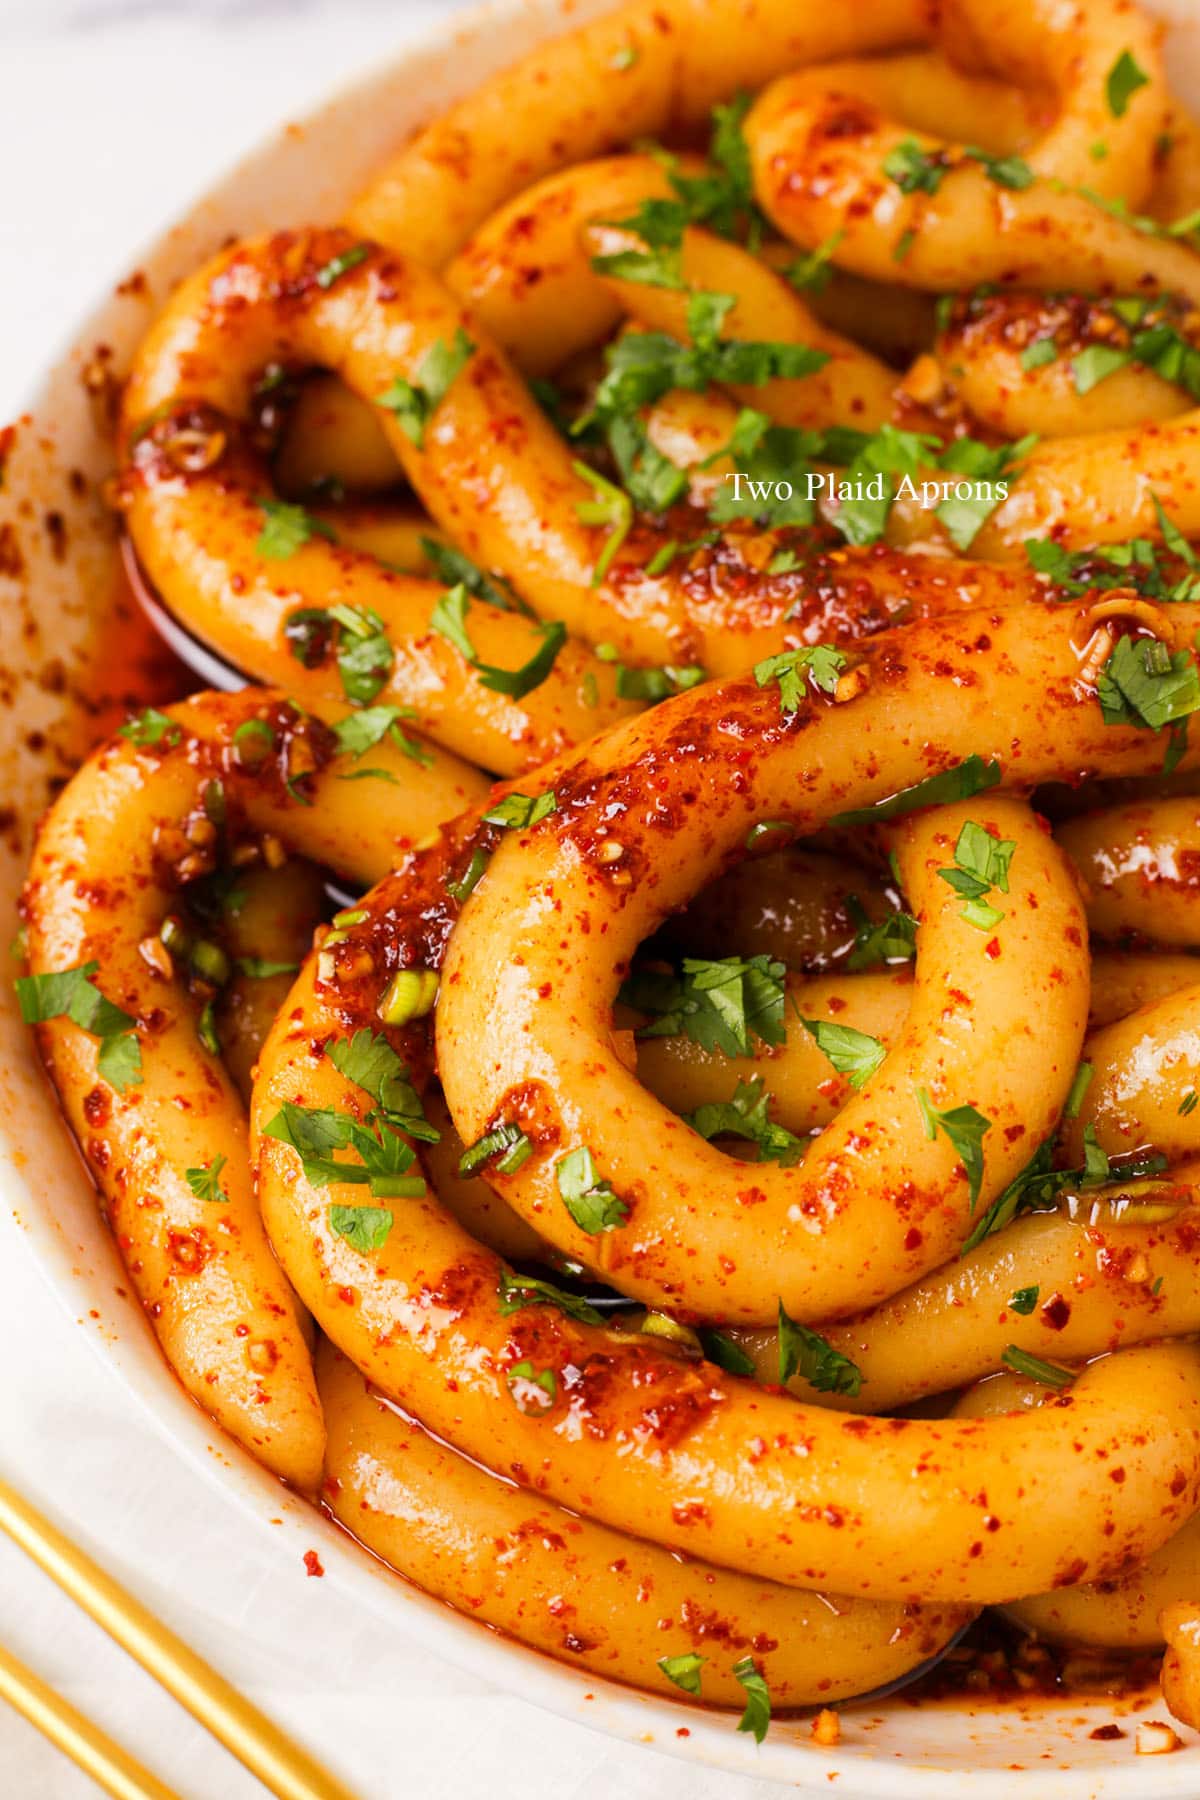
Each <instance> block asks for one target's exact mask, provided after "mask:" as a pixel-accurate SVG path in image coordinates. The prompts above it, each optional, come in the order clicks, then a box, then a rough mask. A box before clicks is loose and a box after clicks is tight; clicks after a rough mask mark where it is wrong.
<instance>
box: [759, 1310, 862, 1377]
mask: <svg viewBox="0 0 1200 1800" xmlns="http://www.w3.org/2000/svg"><path fill="white" fill-rule="evenodd" d="M793 1375H799V1376H801V1377H802V1379H803V1380H805V1381H807V1382H808V1384H809V1386H810V1387H814V1388H816V1390H817V1392H818V1393H819V1394H849V1395H851V1396H853V1395H854V1394H858V1393H861V1391H862V1384H863V1378H862V1370H861V1369H860V1368H859V1366H858V1364H857V1363H854V1362H851V1360H850V1358H849V1357H848V1356H843V1355H842V1353H841V1351H840V1350H835V1349H834V1347H833V1345H832V1344H831V1343H830V1342H829V1340H828V1338H823V1337H822V1336H821V1335H820V1333H819V1332H816V1331H810V1330H809V1328H808V1326H807V1325H800V1324H798V1323H797V1322H796V1320H795V1319H792V1318H789V1316H788V1314H787V1311H786V1310H785V1308H784V1304H783V1301H782V1300H781V1301H780V1302H779V1379H780V1381H781V1382H786V1381H790V1380H791V1379H792V1376H793Z"/></svg>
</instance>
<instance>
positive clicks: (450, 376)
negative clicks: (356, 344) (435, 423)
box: [377, 325, 475, 450]
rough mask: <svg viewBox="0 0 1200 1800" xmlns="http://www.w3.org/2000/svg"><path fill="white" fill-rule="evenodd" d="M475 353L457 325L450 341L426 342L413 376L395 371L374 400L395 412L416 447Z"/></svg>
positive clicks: (403, 429)
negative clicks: (408, 378)
mask: <svg viewBox="0 0 1200 1800" xmlns="http://www.w3.org/2000/svg"><path fill="white" fill-rule="evenodd" d="M474 353H475V345H474V344H473V343H472V342H471V340H470V338H469V337H468V336H467V334H466V332H465V331H464V330H463V328H462V326H461V325H460V326H458V328H457V329H456V331H455V333H454V339H453V342H452V343H449V344H447V343H446V342H445V340H444V339H442V338H438V339H437V340H436V341H435V342H434V343H432V344H431V345H430V346H429V349H428V350H426V352H425V354H424V356H423V357H422V358H421V361H420V362H419V364H418V365H417V374H416V378H415V379H414V380H412V381H409V380H407V379H406V378H405V377H404V376H403V375H397V376H396V378H395V380H394V381H393V382H392V384H391V386H390V387H389V388H387V389H385V391H384V392H383V393H382V394H380V395H379V397H378V402H377V404H378V405H380V406H382V407H384V408H386V410H387V411H388V412H390V413H392V414H393V415H394V416H395V419H396V422H397V424H398V425H399V426H400V429H401V430H402V431H403V432H404V435H405V436H406V437H407V438H410V439H411V440H412V442H413V443H414V444H415V445H416V446H417V448H418V450H419V449H420V448H421V447H422V445H423V444H424V442H425V427H426V426H427V425H428V423H429V421H430V419H431V418H432V417H433V415H434V413H435V412H436V411H437V409H438V407H439V406H440V404H441V402H442V401H443V400H444V399H445V397H446V394H447V393H448V392H449V390H450V388H451V387H452V385H453V384H454V382H455V381H456V380H457V378H458V376H459V375H460V374H461V372H462V370H463V369H464V368H465V367H466V365H467V363H468V362H469V361H470V359H471V357H472V356H473V355H474Z"/></svg>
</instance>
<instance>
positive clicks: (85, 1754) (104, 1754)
mask: <svg viewBox="0 0 1200 1800" xmlns="http://www.w3.org/2000/svg"><path fill="white" fill-rule="evenodd" d="M0 1700H7V1701H8V1702H9V1704H10V1706H15V1707H16V1709H17V1711H18V1712H19V1713H21V1714H22V1715H23V1716H24V1717H25V1718H26V1719H28V1720H29V1723H30V1724H31V1725H36V1726H37V1729H38V1730H39V1731H40V1732H42V1733H43V1735H44V1736H45V1737H48V1738H49V1739H50V1742H51V1743H52V1744H54V1745H56V1746H57V1748H58V1749H59V1750H62V1751H64V1752H65V1754H66V1755H67V1756H69V1757H70V1758H71V1761H72V1762H73V1763H76V1764H77V1765H78V1766H79V1768H81V1769H82V1770H83V1772H84V1774H85V1775H90V1776H91V1778H92V1780H93V1781H96V1782H99V1784H100V1786H101V1787H102V1788H103V1789H104V1790H105V1792H106V1793H109V1794H112V1795H113V1796H114V1797H115V1800H178V1795H176V1794H175V1792H174V1791H173V1790H172V1789H171V1788H168V1787H164V1786H163V1784H162V1782H161V1781H159V1779H158V1777H157V1776H156V1775H152V1774H151V1773H150V1771H149V1769H144V1768H143V1767H142V1765H141V1763H140V1762H135V1760H134V1759H133V1757H132V1756H130V1755H128V1754H127V1752H126V1751H124V1750H122V1748H121V1746H120V1744H115V1743H114V1742H113V1740H112V1739H111V1738H110V1737H108V1736H106V1735H105V1733H104V1732H103V1731H101V1730H100V1728H99V1726H98V1725H93V1724H92V1722H91V1720H90V1719H86V1718H85V1717H84V1716H83V1714H82V1713H81V1712H77V1711H76V1709H75V1708H74V1707H73V1706H72V1705H71V1703H70V1701H69V1700H64V1699H63V1697H62V1695H61V1694H56V1693H55V1691H54V1689H53V1688H52V1687H47V1685H46V1683H45V1682H44V1681H42V1680H41V1678H40V1677H39V1676H37V1675H35V1674H34V1672H33V1670H32V1669H27V1668H26V1667H25V1664H24V1663H23V1662H19V1661H18V1660H17V1658H16V1657H15V1656H13V1655H11V1654H10V1653H9V1652H8V1651H7V1650H5V1649H3V1648H2V1647H0Z"/></svg>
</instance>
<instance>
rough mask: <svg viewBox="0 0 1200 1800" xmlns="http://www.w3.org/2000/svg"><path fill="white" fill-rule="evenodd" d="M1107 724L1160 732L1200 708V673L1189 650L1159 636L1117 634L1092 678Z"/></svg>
mask: <svg viewBox="0 0 1200 1800" xmlns="http://www.w3.org/2000/svg"><path fill="white" fill-rule="evenodd" d="M1096 697H1097V699H1098V700H1099V702H1100V711H1101V714H1102V716H1103V719H1104V723H1105V724H1106V725H1140V726H1143V727H1145V728H1146V729H1147V730H1149V731H1161V730H1162V728H1163V726H1164V725H1172V724H1175V723H1176V722H1177V721H1178V720H1180V719H1184V718H1186V717H1188V715H1189V714H1191V713H1194V712H1195V711H1196V710H1197V709H1198V708H1200V677H1198V675H1197V671H1196V662H1195V658H1194V657H1193V656H1192V654H1191V652H1190V651H1187V650H1176V651H1174V652H1172V651H1171V650H1170V649H1169V648H1168V646H1167V645H1166V644H1164V643H1162V642H1160V640H1159V639H1157V638H1131V637H1122V638H1118V640H1117V642H1116V644H1115V645H1114V647H1113V650H1112V654H1111V655H1110V656H1109V658H1108V661H1107V662H1106V663H1105V664H1104V667H1103V668H1102V669H1101V670H1100V673H1099V675H1098V676H1097V678H1096Z"/></svg>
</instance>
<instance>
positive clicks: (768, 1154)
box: [683, 1075, 808, 1168]
mask: <svg viewBox="0 0 1200 1800" xmlns="http://www.w3.org/2000/svg"><path fill="white" fill-rule="evenodd" d="M770 1104H771V1095H770V1094H769V1093H768V1092H767V1090H766V1087H765V1086H764V1083H763V1079H762V1076H761V1075H755V1076H754V1077H753V1078H752V1079H751V1080H750V1081H739V1082H738V1084H737V1087H736V1088H735V1090H734V1095H733V1099H732V1100H709V1101H706V1102H705V1103H704V1105H702V1106H698V1107H697V1108H696V1110H695V1112H691V1113H684V1115H683V1117H684V1119H685V1120H686V1122H687V1123H688V1124H689V1125H690V1126H691V1128H692V1130H693V1131H698V1132H699V1133H700V1136H701V1137H702V1138H710V1139H711V1138H715V1137H720V1136H721V1135H723V1134H727V1135H728V1136H731V1137H739V1138H746V1139H748V1140H749V1142H750V1143H752V1144H757V1145H758V1160H759V1161H760V1162H777V1163H782V1164H783V1166H784V1167H785V1168H787V1167H788V1166H789V1165H790V1164H792V1163H795V1162H799V1160H800V1158H801V1157H802V1156H803V1155H804V1152H805V1150H806V1149H807V1148H808V1144H807V1140H806V1139H804V1138H798V1137H796V1136H795V1134H794V1133H793V1132H790V1131H786V1130H785V1129H784V1127H783V1126H782V1125H776V1124H774V1123H773V1122H772V1120H771V1119H769V1118H768V1117H767V1108H768V1107H769V1106H770Z"/></svg>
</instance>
